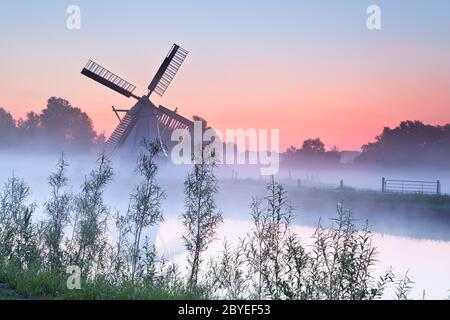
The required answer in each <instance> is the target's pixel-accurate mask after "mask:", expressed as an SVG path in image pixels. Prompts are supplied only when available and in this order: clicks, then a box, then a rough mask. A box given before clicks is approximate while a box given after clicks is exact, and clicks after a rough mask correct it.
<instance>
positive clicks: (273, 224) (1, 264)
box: [0, 143, 413, 300]
mask: <svg viewBox="0 0 450 320" xmlns="http://www.w3.org/2000/svg"><path fill="white" fill-rule="evenodd" d="M146 147H147V148H146V153H145V154H143V155H142V156H141V157H140V158H139V161H138V166H137V171H138V172H139V173H140V175H141V177H142V181H141V182H140V183H139V184H138V185H137V186H136V189H135V192H134V193H133V194H132V195H131V199H130V205H129V209H128V211H127V212H126V214H125V215H121V214H120V212H116V213H115V214H114V216H113V218H114V222H115V226H116V229H117V234H118V237H117V240H116V241H115V243H112V241H111V240H110V239H109V236H108V234H107V230H106V225H107V222H108V221H109V220H110V218H111V215H110V212H109V209H108V207H107V206H106V205H105V204H104V202H103V193H104V191H105V189H106V187H107V185H108V183H109V182H110V181H111V179H112V176H113V171H112V167H111V163H110V160H109V159H108V158H107V157H106V156H104V155H102V156H101V157H100V158H99V159H98V162H97V168H96V169H94V170H92V171H91V173H90V174H89V176H88V177H86V179H85V182H84V183H83V186H82V190H81V192H80V193H79V194H78V195H76V196H74V197H72V195H71V194H70V193H69V192H68V191H67V187H68V180H67V178H66V175H65V171H66V168H67V163H66V162H65V160H64V158H63V157H61V158H60V160H59V162H58V165H57V169H56V172H55V173H52V174H51V175H50V177H49V184H50V186H51V187H52V193H51V197H50V199H48V200H47V201H46V202H45V204H44V208H43V209H44V213H45V215H46V219H45V220H44V222H43V223H42V224H33V223H32V217H33V213H34V211H35V208H36V205H35V204H34V203H29V202H28V198H29V195H30V190H29V187H28V186H27V185H26V183H25V182H24V181H22V180H21V179H19V178H17V177H12V178H10V179H8V181H7V183H6V184H5V185H4V188H3V190H2V192H1V193H0V298H7V299H8V298H9V299H15V298H33V299H43V298H49V299H207V298H224V299H300V300H303V299H311V300H320V299H329V300H363V299H379V298H381V297H383V295H384V294H385V289H386V288H387V287H388V286H389V285H393V287H394V289H395V294H396V297H397V299H401V300H405V299H408V295H409V293H410V292H411V289H412V285H413V281H412V280H411V279H410V278H409V276H408V274H406V275H405V276H404V277H403V278H401V279H397V278H396V277H395V276H394V274H393V273H392V271H391V270H389V271H388V272H386V273H385V274H384V275H382V276H380V277H378V278H375V275H374V265H375V263H376V255H377V252H376V249H375V248H374V247H373V245H372V240H371V239H372V234H371V232H370V230H369V229H368V227H367V225H366V226H365V227H364V228H362V229H359V228H357V226H356V224H355V222H354V220H353V218H352V215H351V212H350V211H349V210H346V209H344V207H343V205H341V204H339V205H338V207H337V217H336V218H335V219H333V220H332V222H331V225H330V226H329V227H323V226H322V225H321V224H320V223H319V225H318V227H317V229H316V231H315V233H314V235H313V240H314V241H313V245H312V246H309V247H307V246H305V245H303V244H302V242H301V241H300V238H299V236H298V235H297V234H296V233H295V232H294V231H293V228H292V218H293V209H292V207H291V205H290V202H289V199H288V196H287V193H286V191H285V189H284V187H283V186H282V185H281V184H279V183H277V182H276V181H275V180H274V179H273V178H272V179H271V181H270V183H269V184H268V185H267V189H266V190H267V195H266V196H265V197H262V198H254V199H253V201H252V203H251V206H250V210H251V218H252V222H253V228H252V230H251V231H250V232H249V233H248V234H247V235H246V236H245V237H244V238H243V239H240V241H239V243H237V244H236V245H232V244H230V243H228V242H225V244H224V248H223V250H222V252H221V253H220V254H219V256H217V257H213V258H211V259H210V260H209V261H208V264H205V265H202V262H203V261H202V254H203V253H204V252H205V250H206V249H207V248H208V247H209V245H210V244H211V242H212V241H213V240H214V237H215V235H216V230H217V227H218V226H219V224H220V223H221V222H222V216H221V213H220V211H219V210H218V209H217V206H216V203H215V195H216V193H217V192H218V187H217V179H216V177H215V175H214V168H215V166H214V163H211V162H207V161H202V162H201V163H200V164H197V165H195V166H194V168H193V171H192V172H191V173H189V175H188V176H187V178H186V180H185V184H184V187H185V202H186V211H185V212H184V214H183V215H182V222H183V224H184V226H185V229H186V232H185V234H184V235H183V240H184V242H185V246H186V249H187V251H188V263H189V269H188V273H187V274H186V275H185V274H183V273H182V272H181V271H180V268H179V266H178V265H176V264H174V263H170V262H169V261H167V260H166V259H165V258H164V257H160V256H159V255H158V252H157V251H156V248H155V245H154V244H153V243H152V242H151V241H150V240H149V238H148V237H145V236H144V235H145V234H144V232H143V231H145V229H146V228H147V227H149V226H152V225H155V224H157V223H159V222H161V221H162V220H163V213H162V210H161V207H160V205H161V201H162V200H163V199H164V198H165V193H164V191H163V190H162V188H161V187H160V186H159V185H158V183H157V180H156V174H157V171H158V170H157V169H158V167H157V162H156V156H157V155H158V152H159V146H158V145H156V144H152V143H150V144H146ZM70 223H72V227H73V228H72V229H73V230H72V236H71V237H69V236H68V234H67V230H66V227H68V225H69V224H70ZM73 265H75V266H78V267H79V268H80V269H81V278H80V280H81V289H80V290H70V289H68V286H67V280H68V277H69V275H68V274H66V272H65V271H66V268H67V267H69V266H73ZM202 267H203V268H202Z"/></svg>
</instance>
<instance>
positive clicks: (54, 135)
mask: <svg viewBox="0 0 450 320" xmlns="http://www.w3.org/2000/svg"><path fill="white" fill-rule="evenodd" d="M104 142H105V136H104V135H103V134H98V133H97V132H96V131H95V130H94V126H93V123H92V120H91V118H90V117H89V116H88V115H87V114H86V113H85V112H83V111H81V109H80V108H77V107H74V106H72V105H71V104H70V102H69V101H67V100H64V99H62V98H56V97H51V98H49V99H48V101H47V105H46V107H45V108H44V109H42V111H41V112H39V113H36V112H33V111H30V112H28V113H27V114H26V116H25V118H24V119H22V118H21V119H18V120H16V119H14V117H13V116H12V115H11V113H9V112H8V111H6V110H5V109H4V108H0V149H1V150H8V149H20V148H27V150H30V149H31V150H44V151H47V150H56V151H58V152H59V151H60V150H77V151H90V150H93V149H96V147H97V146H101V145H103V143H104Z"/></svg>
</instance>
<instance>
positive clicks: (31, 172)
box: [0, 152, 450, 299]
mask: <svg viewBox="0 0 450 320" xmlns="http://www.w3.org/2000/svg"><path fill="white" fill-rule="evenodd" d="M59 156H60V155H59V154H58V153H53V154H44V153H43V154H37V153H26V152H6V153H5V152H4V153H2V154H1V158H0V183H1V184H3V183H5V182H6V180H7V179H8V177H11V176H12V175H15V176H17V177H19V178H22V179H24V180H25V181H26V183H27V184H28V185H29V186H30V189H31V197H30V199H29V200H30V201H31V202H35V203H36V204H37V205H38V208H37V209H36V214H35V217H34V221H35V222H36V221H39V220H40V219H42V218H43V214H42V208H43V203H44V202H45V201H46V200H47V199H48V197H49V196H50V187H49V185H48V183H47V179H48V175H49V174H50V172H53V171H54V170H55V165H56V163H57V161H58V157H59ZM65 158H66V160H67V161H68V162H69V165H70V166H69V168H68V178H69V184H70V186H71V189H72V191H73V192H74V193H78V192H79V191H80V187H81V185H82V183H83V181H84V177H85V176H86V175H87V174H89V172H90V170H92V169H93V168H95V161H96V158H97V156H96V155H95V154H89V155H80V154H76V153H66V154H65ZM112 161H113V166H114V169H115V176H114V180H113V181H112V183H110V185H109V186H108V187H107V189H106V192H105V203H106V204H107V205H108V206H109V207H110V209H111V213H114V212H117V211H120V212H125V211H126V210H127V207H128V202H129V197H130V194H131V193H132V192H133V188H134V187H135V185H136V184H137V183H138V182H139V177H138V175H137V174H135V172H134V166H135V163H134V162H133V161H132V159H118V158H113V159H112ZM189 170H190V166H173V165H170V164H161V166H160V171H159V174H158V180H159V181H160V183H161V186H162V187H163V188H164V189H165V191H166V193H167V199H166V200H165V201H164V202H163V205H162V209H163V212H164V217H165V221H164V222H163V223H162V224H160V226H159V227H157V228H153V229H152V230H151V231H150V232H149V233H148V234H147V235H148V236H150V238H151V239H152V240H153V241H154V242H155V244H156V247H157V250H158V252H159V254H160V255H163V256H165V257H166V258H169V259H171V260H174V261H175V262H177V263H179V264H180V265H181V266H182V268H181V269H182V270H183V271H184V267H185V266H186V262H185V260H186V259H185V258H186V255H185V248H184V246H183V242H182V239H181V236H182V233H183V227H182V225H181V222H180V219H179V217H180V215H181V214H182V212H183V210H184V194H183V182H184V178H185V177H186V174H187V172H188V171H189ZM259 172H260V171H259V168H258V167H256V166H254V167H251V166H220V165H219V168H218V169H217V176H218V178H219V188H220V190H219V194H218V195H217V205H218V208H219V209H220V210H221V212H222V214H223V217H224V223H223V225H222V226H221V227H220V229H219V232H218V235H217V239H216V241H215V242H214V243H213V245H212V246H211V247H210V249H209V250H208V252H207V255H209V256H215V255H218V254H219V253H220V251H221V249H222V245H223V242H224V241H225V240H228V241H230V242H231V243H236V242H237V241H238V239H239V237H243V236H244V235H245V234H246V233H248V232H249V231H250V229H251V227H252V225H251V221H250V209H249V205H250V202H251V200H252V197H253V196H259V197H263V196H264V194H265V183H266V182H267V181H268V180H269V178H270V177H267V176H266V177H264V176H260V175H259ZM381 177H388V178H391V179H409V180H427V181H428V180H429V181H434V180H440V181H441V183H442V192H443V193H450V188H449V187H450V173H449V172H446V171H443V170H442V171H439V170H425V169H413V170H411V169H408V170H406V169H405V170H403V171H401V170H392V169H391V170H389V169H380V168H379V169H361V168H357V169H355V168H352V167H350V166H348V167H343V168H340V169H314V170H306V169H304V170H287V169H282V170H280V172H279V173H278V175H277V176H276V177H275V179H276V180H277V181H279V182H281V183H282V184H283V185H284V186H285V187H286V189H287V192H288V197H289V200H290V201H291V202H292V206H293V208H294V214H295V220H294V221H295V222H294V224H295V227H294V229H295V231H296V232H297V233H298V234H299V235H300V237H301V239H302V241H303V242H304V243H305V244H307V245H308V244H311V236H312V234H313V233H314V229H315V226H317V223H318V222H319V220H320V221H321V223H322V225H324V226H328V225H330V223H331V221H330V220H329V219H331V218H334V217H335V215H336V213H335V212H336V210H335V209H336V205H337V203H338V202H343V204H344V206H345V207H346V208H348V209H351V210H352V211H353V214H354V217H355V218H356V219H357V220H358V222H357V224H358V225H359V226H361V227H363V226H364V224H365V222H366V220H367V221H368V223H369V226H370V228H371V230H372V231H373V232H374V238H373V242H374V245H375V247H376V248H377V249H378V252H379V255H378V260H379V263H378V264H377V266H376V270H377V272H379V273H381V272H384V271H386V270H387V269H388V268H389V267H392V268H393V271H394V272H395V273H396V274H397V275H399V276H401V275H402V274H404V273H405V272H407V271H408V272H409V275H410V276H411V278H412V280H413V281H414V282H415V284H414V289H413V291H412V294H411V298H416V299H419V298H422V296H423V291H424V290H425V297H426V298H435V299H444V298H447V297H448V294H449V290H450V275H449V274H448V270H450V212H445V211H444V212H442V210H440V211H439V210H436V209H435V208H433V207H432V206H430V207H427V206H426V205H424V206H422V207H417V206H415V207H412V206H410V205H409V204H408V201H406V202H405V201H403V202H402V201H400V203H398V204H396V205H392V204H389V205H385V204H384V203H381V202H382V201H381V202H380V200H379V198H377V197H376V196H372V194H375V195H376V194H378V192H379V191H380V189H381ZM341 180H343V183H344V185H345V186H346V187H349V188H353V189H354V190H362V191H364V192H365V193H361V195H359V194H357V193H355V194H353V195H352V194H351V193H350V196H349V194H347V193H339V192H336V189H337V188H338V187H339V185H340V182H341ZM371 192H372V193H371ZM438 211H439V212H438ZM109 232H110V234H111V235H112V237H113V238H114V234H115V230H114V228H113V226H112V224H111V226H110V228H109ZM391 294H392V293H391Z"/></svg>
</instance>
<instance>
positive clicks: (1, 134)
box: [0, 108, 17, 146]
mask: <svg viewBox="0 0 450 320" xmlns="http://www.w3.org/2000/svg"><path fill="white" fill-rule="evenodd" d="M16 131H17V130H16V121H15V120H14V118H13V117H12V115H11V113H9V112H7V111H6V110H5V109H3V108H0V146H8V145H10V144H11V143H12V142H13V140H14V138H15V135H16V133H17V132H16Z"/></svg>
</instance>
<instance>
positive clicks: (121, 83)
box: [81, 45, 194, 157]
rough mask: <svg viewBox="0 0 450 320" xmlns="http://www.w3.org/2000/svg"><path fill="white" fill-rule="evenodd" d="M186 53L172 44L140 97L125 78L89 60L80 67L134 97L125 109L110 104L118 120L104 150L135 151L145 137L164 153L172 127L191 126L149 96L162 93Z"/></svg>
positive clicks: (128, 154)
mask: <svg viewBox="0 0 450 320" xmlns="http://www.w3.org/2000/svg"><path fill="white" fill-rule="evenodd" d="M187 54H188V52H187V51H186V50H184V49H182V48H181V47H180V46H178V45H173V46H172V48H171V50H170V51H169V54H168V55H167V57H166V58H165V59H164V61H163V63H162V65H161V67H160V68H159V70H158V71H157V73H156V75H155V77H154V78H153V80H152V82H151V83H150V85H149V86H148V90H149V91H148V93H147V95H144V96H142V97H140V98H139V97H138V96H136V95H135V94H134V93H133V91H134V90H135V88H136V87H135V86H134V85H132V84H131V83H129V82H128V81H126V80H124V79H122V78H120V77H119V76H117V75H115V74H113V73H112V72H110V71H109V70H107V69H105V68H103V67H102V66H100V65H99V64H97V63H95V62H93V61H91V60H90V61H89V62H88V63H87V65H86V66H85V68H83V70H82V71H81V73H82V74H83V75H85V76H87V77H89V78H91V79H93V80H95V81H97V82H99V83H101V84H103V85H105V86H106V87H108V88H110V89H112V90H114V91H116V92H118V93H120V94H122V95H124V96H126V97H128V98H135V99H137V102H136V104H135V105H134V106H132V107H131V108H130V109H129V110H118V109H116V108H114V107H113V111H114V112H115V114H116V115H117V117H118V119H119V124H118V126H117V127H116V128H115V130H114V132H113V133H112V134H111V136H110V137H109V139H108V141H107V143H106V146H107V151H108V152H110V153H111V154H119V155H120V156H123V157H132V156H136V155H139V154H140V153H141V152H142V151H143V150H142V149H143V145H142V142H143V140H144V139H146V140H147V141H155V140H157V141H159V142H160V143H161V145H163V146H164V148H165V149H164V151H165V154H166V155H167V154H168V153H169V152H170V149H171V148H172V147H173V145H174V143H173V142H172V141H171V135H172V132H173V131H174V130H176V129H186V130H189V131H192V130H193V127H194V124H193V122H192V121H190V120H188V119H187V118H185V117H183V116H181V115H179V114H178V113H177V111H176V110H175V111H173V110H170V109H168V108H165V107H163V106H159V107H157V106H156V105H155V104H154V103H153V102H152V101H151V100H150V97H151V94H152V93H153V92H156V93H157V94H158V95H160V96H163V95H164V93H165V91H166V89H167V88H168V86H169V84H170V83H171V82H172V80H173V78H174V77H175V74H176V73H177V71H178V69H179V68H180V67H181V64H182V63H183V61H184V59H185V58H186V56H187ZM119 113H125V115H124V116H123V117H120V116H119Z"/></svg>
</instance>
